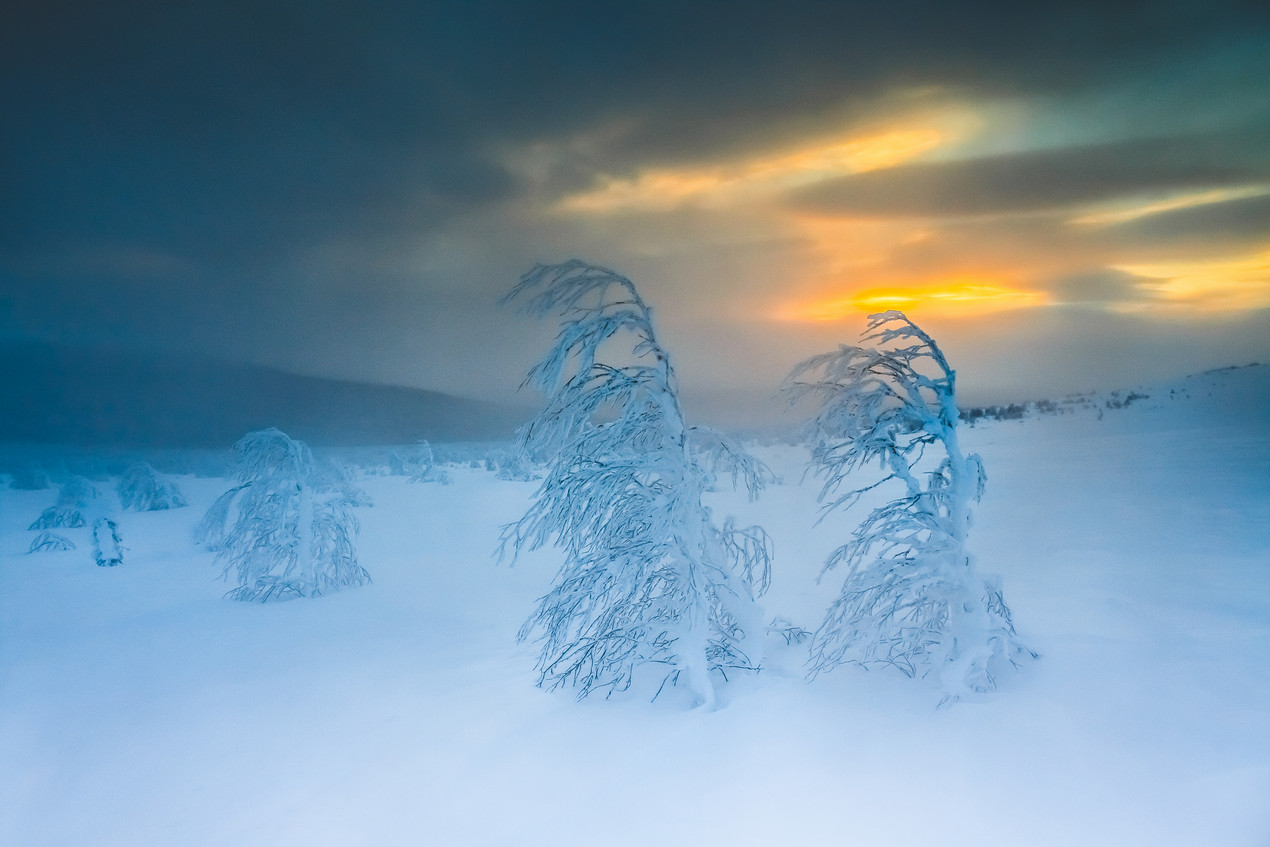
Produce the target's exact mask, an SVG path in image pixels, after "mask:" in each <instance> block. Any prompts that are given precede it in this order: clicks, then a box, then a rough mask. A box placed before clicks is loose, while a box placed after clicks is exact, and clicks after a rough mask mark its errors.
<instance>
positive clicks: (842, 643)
mask: <svg viewBox="0 0 1270 847" xmlns="http://www.w3.org/2000/svg"><path fill="white" fill-rule="evenodd" d="M865 340H866V341H869V342H876V343H877V344H879V345H880V347H855V346H848V345H843V346H841V347H840V348H839V349H838V350H836V351H833V352H831V353H825V354H823V355H820V356H815V357H813V358H810V359H808V360H806V361H804V362H802V363H801V364H799V365H798V366H797V367H795V368H794V371H793V372H792V373H791V375H790V377H789V378H788V380H787V384H786V387H785V390H786V391H787V393H788V395H789V397H790V398H791V402H794V403H797V402H799V401H803V400H810V401H811V402H812V403H813V404H814V406H815V408H816V412H815V415H814V417H813V418H812V420H811V422H810V425H809V433H810V439H809V440H810V443H811V448H812V457H811V460H812V464H813V467H814V468H815V470H816V472H817V474H818V475H820V476H821V477H822V479H823V480H824V484H823V487H822V488H821V491H820V499H821V501H822V502H823V503H824V507H823V512H822V519H823V518H824V516H825V515H827V514H828V513H830V512H833V511H835V510H838V509H847V508H850V507H851V506H853V505H854V504H855V503H857V502H858V501H859V499H860V497H861V496H862V495H863V494H864V493H865V492H868V491H872V490H874V489H878V488H880V487H881V486H884V485H886V484H888V483H890V484H893V485H896V486H898V487H900V489H901V491H900V492H899V494H898V496H896V497H895V498H894V499H892V500H891V501H889V502H887V503H886V504H885V505H882V506H879V507H878V508H876V509H874V510H873V511H872V512H871V513H870V514H869V515H868V516H867V517H866V518H865V519H864V521H863V522H862V523H861V524H860V525H859V526H858V527H857V528H856V529H855V531H854V532H852V534H851V538H850V540H849V541H848V542H847V543H846V544H843V545H842V546H841V547H839V548H838V549H836V550H834V551H833V552H832V553H831V554H830V555H829V559H828V561H827V562H826V563H825V567H824V571H822V575H823V573H824V572H827V571H829V570H830V569H832V568H835V567H839V566H841V567H843V568H845V570H846V577H845V579H844V581H843V585H842V590H841V593H840V594H839V596H838V599H837V600H836V601H835V602H834V603H833V605H832V606H831V607H830V609H829V611H828V614H827V615H826V616H825V620H824V623H822V624H821V626H820V628H819V629H818V630H817V631H816V633H815V635H814V637H813V638H812V644H811V661H810V666H811V670H810V675H811V676H813V677H814V676H815V675H816V674H819V673H821V672H823V671H828V670H831V669H833V668H834V667H837V666H838V665H841V664H844V663H853V664H859V665H865V666H868V665H875V664H881V665H891V666H893V667H896V668H898V669H899V670H901V671H903V672H904V673H905V674H907V675H909V676H926V675H928V674H930V673H934V674H935V676H936V678H937V679H938V680H939V683H940V685H941V687H942V689H943V691H944V695H945V699H957V698H958V697H960V696H962V695H964V694H965V693H968V692H983V691H989V690H992V689H994V688H995V687H996V680H997V677H998V675H999V674H1000V673H1001V672H1002V671H1004V670H1005V669H1007V668H1010V667H1011V666H1013V665H1015V664H1016V662H1017V661H1018V660H1019V659H1021V658H1023V657H1026V656H1032V657H1034V656H1035V654H1034V653H1032V652H1031V651H1030V650H1029V649H1028V648H1027V647H1025V646H1024V645H1023V644H1022V643H1021V642H1020V641H1019V639H1018V637H1017V635H1016V634H1015V629H1014V624H1013V622H1012V620H1011V616H1010V610H1009V607H1007V606H1006V603H1005V599H1004V597H1003V595H1002V591H1001V588H1000V585H999V583H998V582H997V581H996V580H994V579H985V578H984V577H982V576H980V575H979V573H978V572H977V570H976V568H975V566H974V560H973V559H972V557H971V556H970V554H969V553H968V552H967V551H966V534H967V530H968V529H969V527H970V519H971V505H972V504H973V503H974V502H976V501H977V500H978V499H979V498H980V496H981V495H982V492H983V486H984V480H985V477H984V472H983V465H982V464H981V462H980V460H979V457H978V456H976V455H973V454H971V455H966V454H964V453H963V452H962V450H961V446H960V442H959V440H958V433H957V422H958V418H959V415H958V412H957V404H956V396H955V379H956V374H955V372H954V371H953V369H952V368H951V367H949V365H948V361H947V360H946V359H945V358H944V354H943V352H942V351H941V350H940V349H939V346H938V345H937V344H936V343H935V341H934V339H932V338H931V337H930V336H929V335H927V334H926V333H925V332H923V331H922V330H921V329H920V328H918V327H917V325H915V324H914V323H913V322H912V321H910V320H909V319H908V318H907V317H905V316H904V315H903V314H902V313H900V312H895V311H892V312H884V313H881V314H877V315H872V316H871V317H870V319H869V325H868V330H867V332H866V335H865ZM928 452H930V453H931V454H932V455H930V456H927V453H928ZM924 457H925V461H926V464H925V465H924V466H923V467H921V468H919V467H918V466H919V464H922V463H923V460H924ZM874 463H876V464H877V465H878V466H879V467H880V468H881V471H882V474H883V475H882V477H881V478H880V479H876V480H873V481H871V482H869V483H867V484H865V485H863V486H857V485H856V480H855V478H854V476H853V474H854V473H855V472H856V471H858V470H860V469H862V468H864V467H866V466H868V465H871V464H874ZM932 464H933V466H932Z"/></svg>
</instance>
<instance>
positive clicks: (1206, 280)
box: [1117, 250, 1270, 314]
mask: <svg viewBox="0 0 1270 847" xmlns="http://www.w3.org/2000/svg"><path fill="white" fill-rule="evenodd" d="M1117 270H1120V271H1124V272H1125V273H1130V274H1133V275H1134V276H1137V277H1141V278H1142V279H1143V282H1142V283H1141V286H1142V288H1144V289H1145V290H1147V291H1149V292H1151V293H1152V294H1153V295H1154V298H1155V299H1154V300H1152V301H1150V302H1146V303H1143V304H1139V305H1136V306H1135V307H1132V308H1130V309H1128V310H1129V311H1151V310H1159V309H1180V308H1184V309H1186V310H1187V311H1188V312H1193V313H1194V312H1197V313H1209V314H1214V313H1222V312H1232V311H1244V310H1250V309H1264V308H1267V307H1270V250H1267V251H1263V252H1261V253H1256V254H1254V255H1251V256H1243V257H1239V258H1232V259H1215V260H1202V261H1190V262H1187V261H1179V262H1160V263H1151V264H1129V265H1120V266H1117Z"/></svg>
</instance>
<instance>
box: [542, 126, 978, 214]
mask: <svg viewBox="0 0 1270 847" xmlns="http://www.w3.org/2000/svg"><path fill="white" fill-rule="evenodd" d="M972 124H973V119H972V116H970V115H969V114H968V113H965V112H950V111H944V112H939V113H935V114H931V115H926V116H923V117H920V118H914V119H909V121H907V122H904V123H902V124H901V125H898V126H892V127H890V128H888V129H882V130H872V131H865V132H856V133H854V134H849V135H845V136H837V137H833V138H829V139H821V140H819V141H816V142H805V143H803V144H802V145H800V146H796V147H794V148H792V149H786V150H778V151H774V152H769V153H767V154H765V155H761V156H752V157H749V158H745V159H740V160H735V161H728V162H719V163H714V164H709V165H702V166H696V167H685V168H664V169H654V170H648V171H644V172H643V173H640V174H639V175H638V176H635V177H633V178H630V179H622V178H609V179H608V180H607V181H606V182H605V183H604V184H603V185H601V186H600V187H599V188H596V189H592V190H590V191H586V192H583V193H580V194H574V195H571V196H569V197H566V198H565V199H564V200H563V201H562V202H561V204H560V208H561V209H562V210H564V211H568V212H586V213H597V212H601V213H602V212H616V211H622V210H641V211H654V210H664V209H669V208H674V207H675V206H677V205H679V204H681V203H683V202H685V201H687V200H695V201H699V202H705V203H723V202H726V201H727V200H729V199H735V198H736V197H737V196H738V195H746V194H750V193H753V192H759V193H762V192H770V191H777V190H781V189H787V188H790V187H793V186H797V185H802V184H806V183H811V182H816V181H819V180H824V179H829V178H832V177H836V176H846V175H848V174H854V173H863V172H864V171H872V170H878V169H881V168H889V167H894V166H896V165H899V164H903V163H904V162H908V161H910V160H913V159H916V158H918V157H919V156H922V155H924V154H926V153H929V152H930V151H932V150H935V149H936V148H939V147H942V146H945V145H947V144H949V143H951V142H953V141H956V140H960V138H961V137H963V136H964V135H965V134H966V133H967V132H968V131H969V129H970V127H971V125H972Z"/></svg>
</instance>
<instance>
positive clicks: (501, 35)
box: [0, 0, 1270, 423]
mask: <svg viewBox="0 0 1270 847" xmlns="http://www.w3.org/2000/svg"><path fill="white" fill-rule="evenodd" d="M24 6H25V7H26V8H24V9H22V10H20V11H17V12H10V13H8V15H7V20H6V23H5V26H4V27H3V28H0V109H2V111H0V114H3V120H2V121H0V340H10V341H11V340H27V339H38V340H43V341H55V342H64V343H72V344H77V345H88V346H93V345H111V346H116V347H125V348H137V349H140V350H145V351H153V352H156V353H160V354H162V355H165V356H171V355H179V356H214V357H218V358H225V359H231V360H235V361H243V362H252V363H258V364H267V365H272V366H277V367H282V368H285V369H289V370H294V371H298V372H302V373H306V374H314V375H320V376H334V377H340V378H351V379H360V380H368V381H375V382H383V383H391V384H404V385H413V386H418V387H424V388H430V389H435V390H441V391H446V392H450V393H454V394H460V395H464V396H469V397H476V398H480V399H488V400H505V399H508V398H511V397H513V396H517V395H514V394H513V392H515V391H516V389H517V387H518V386H519V385H520V382H521V380H522V378H523V376H524V374H525V371H526V370H527V369H528V367H529V366H530V365H532V363H533V362H534V361H535V360H536V359H537V358H538V357H540V356H541V355H543V354H544V353H545V352H546V349H547V345H548V344H549V343H550V339H551V337H552V335H553V333H554V327H553V326H552V325H550V323H544V322H541V321H537V320H535V319H532V318H527V317H525V316H522V315H519V314H516V313H515V312H514V311H512V310H509V309H506V308H501V307H500V306H499V305H498V299H499V298H500V297H501V296H502V295H503V294H504V293H506V292H507V291H508V290H509V289H510V288H511V286H512V285H514V284H515V282H516V280H517V279H518V278H519V276H520V275H521V274H522V273H524V272H525V271H527V270H529V269H530V268H531V267H532V266H533V265H534V264H536V263H539V262H545V263H552V262H559V261H564V260H566V259H569V258H572V257H578V258H582V259H585V260H587V261H591V262H595V263H598V264H602V265H606V266H608V267H612V268H614V269H616V270H618V271H620V272H621V273H624V274H625V275H627V276H629V277H630V278H631V279H633V280H634V281H635V283H636V284H637V286H638V287H639V288H640V290H641V292H642V294H643V296H644V298H645V299H646V300H647V301H648V302H650V303H651V304H652V305H653V307H654V310H655V318H656V321H657V326H658V331H659V333H660V337H661V341H662V344H663V346H664V347H666V348H667V349H668V350H669V351H670V352H671V355H672V356H673V357H674V360H675V364H676V367H677V369H678V372H679V375H680V379H681V384H682V387H683V392H684V394H685V404H686V406H687V407H688V408H689V409H690V411H697V412H699V413H700V414H701V415H704V416H709V417H713V418H717V419H720V420H719V422H720V423H727V422H730V421H731V422H736V421H743V420H752V419H755V418H756V417H762V416H764V415H767V414H768V413H769V411H770V409H771V397H772V396H773V393H774V392H775V390H776V388H777V386H778V384H779V382H780V380H781V379H782V377H784V376H785V374H787V373H788V372H789V370H790V368H791V367H792V366H793V365H794V364H796V363H797V362H798V361H799V360H801V359H803V358H805V357H807V356H810V355H813V354H815V353H818V352H822V351H824V350H828V349H832V348H833V347H835V346H836V345H838V344H840V343H855V342H856V341H857V340H858V338H859V334H860V332H861V331H862V330H863V328H864V325H865V321H866V316H867V315H868V314H869V313H870V312H875V311H880V310H884V309H889V308H899V309H902V310H904V311H905V312H906V313H907V314H908V315H909V316H910V317H911V318H913V319H914V320H915V321H917V322H918V323H919V324H921V325H922V326H923V327H925V328H926V329H928V330H929V331H930V332H931V333H932V334H933V335H934V336H935V337H936V339H938V340H939V341H940V343H941V345H942V346H943V347H944V349H945V352H946V353H947V355H948V357H949V358H950V360H951V361H952V363H953V365H954V366H955V367H956V368H957V369H958V384H959V387H960V390H961V393H962V399H963V403H967V402H998V401H1005V400H1016V399H1017V400H1021V399H1029V398H1037V397H1044V396H1053V395H1056V394H1063V393H1067V392H1071V391H1084V390H1094V389H1108V388H1117V387H1122V386H1128V385H1133V384H1136V383H1141V382H1148V381H1152V380H1157V379H1167V378H1173V377H1177V376H1181V375H1184V374H1187V373H1192V372H1195V371H1199V370H1203V369H1206V368H1213V367H1221V366H1225V365H1233V364H1245V363H1247V362H1251V361H1257V360H1260V361H1265V360H1266V359H1268V358H1270V6H1267V5H1266V4H1264V3H1247V4H1222V3H1214V2H1159V0H1157V2H1144V3H1106V2H1098V3H1088V4H1083V3H1064V4H1029V3H1018V2H1010V3H973V2H958V3H937V2H931V0H928V1H927V2H906V0H889V2H877V3H873V2H825V3H796V2H782V3H753V2H745V1H744V0H733V2H695V3H694V2H679V3H669V2H667V3H653V2H623V3H596V2H576V3H570V2H529V1H528V0H526V2H501V3H500V2H482V0H467V2H455V3H439V2H437V3H429V2H418V0H416V1H415V2H361V3H343V4H341V3H332V2H314V1H313V0H307V2H301V0H294V2H288V0H258V2H229V0H222V1H221V2H215V3H202V2H189V3H169V2H156V3H140V2H130V0H121V1H120V2H112V3H104V2H103V3H61V2H57V1H56V0H50V2H45V3H29V4H24ZM519 399H520V400H521V401H522V402H523V401H524V400H525V399H526V398H525V397H524V396H523V395H519ZM530 399H532V398H530Z"/></svg>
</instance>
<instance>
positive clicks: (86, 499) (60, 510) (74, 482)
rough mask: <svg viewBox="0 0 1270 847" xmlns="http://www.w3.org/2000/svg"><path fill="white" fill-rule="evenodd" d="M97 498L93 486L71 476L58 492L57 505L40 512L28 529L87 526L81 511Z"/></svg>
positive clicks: (95, 488) (81, 478) (98, 494)
mask: <svg viewBox="0 0 1270 847" xmlns="http://www.w3.org/2000/svg"><path fill="white" fill-rule="evenodd" d="M98 496H100V492H99V491H98V490H97V487H96V486H95V485H93V484H92V483H91V482H89V481H88V480H86V479H84V478H83V477H79V476H73V477H71V478H70V479H69V480H67V481H66V482H65V483H64V484H63V485H62V487H61V489H60V490H59V491H58V494H57V503H56V504H55V505H52V506H49V507H48V508H47V509H45V510H44V511H43V512H41V513H40V516H39V517H38V518H36V519H35V522H34V523H32V524H31V525H30V526H29V527H28V529H31V530H37V529H78V528H79V527H81V526H87V525H88V521H87V520H86V519H85V518H84V512H83V510H84V509H86V508H88V506H89V505H91V504H92V503H93V502H94V501H95V500H96V499H97V498H98Z"/></svg>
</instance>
